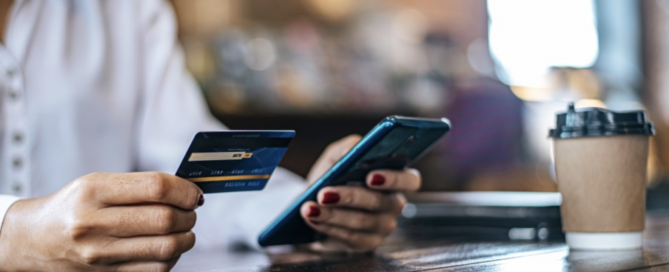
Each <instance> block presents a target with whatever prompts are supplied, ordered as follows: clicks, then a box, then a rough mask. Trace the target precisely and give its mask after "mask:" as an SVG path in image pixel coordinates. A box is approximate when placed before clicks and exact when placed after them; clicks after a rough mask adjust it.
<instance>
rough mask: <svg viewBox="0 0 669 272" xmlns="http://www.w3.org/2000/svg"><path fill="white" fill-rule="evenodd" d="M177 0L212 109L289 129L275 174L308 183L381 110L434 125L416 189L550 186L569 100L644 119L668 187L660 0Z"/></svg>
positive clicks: (256, 124) (664, 8)
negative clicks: (553, 137) (338, 144)
mask: <svg viewBox="0 0 669 272" xmlns="http://www.w3.org/2000/svg"><path fill="white" fill-rule="evenodd" d="M172 2H173V4H174V6H175V10H176V13H177V17H178V20H179V37H180V40H181V42H182V44H183V46H184V48H185V52H186V57H187V62H188V67H189V69H190V71H191V72H192V73H193V74H194V75H195V77H196V78H197V80H198V82H199V84H200V86H201V87H202V91H203V92H204V94H205V96H206V97H207V100H208V102H209V105H210V108H211V111H212V112H213V113H214V114H215V115H216V116H217V117H218V118H219V119H220V120H222V121H223V122H224V123H225V124H226V125H227V126H228V127H230V128H233V129H295V130H296V131H297V137H296V140H295V141H294V142H293V144H292V145H291V149H290V150H289V151H288V153H287V154H286V157H285V158H284V160H283V162H282V165H283V166H284V167H286V168H288V169H290V170H292V171H294V172H296V173H298V174H300V175H302V176H305V175H306V174H307V172H308V170H309V169H310V167H311V162H313V161H314V160H315V159H316V158H317V156H318V155H319V154H320V152H321V151H322V150H323V149H324V148H325V146H326V145H327V144H328V143H330V142H332V141H334V140H336V139H339V138H341V137H343V136H345V135H348V134H351V133H357V134H362V135H364V134H365V133H366V132H367V131H368V130H369V128H371V127H372V126H373V125H374V124H375V123H377V122H378V121H379V120H380V119H381V118H383V117H384V116H388V115H407V116H422V117H442V116H443V117H447V118H449V119H450V120H451V121H452V123H453V127H454V129H453V131H452V132H451V133H450V134H449V136H448V137H446V138H445V140H443V141H442V142H440V144H439V146H438V147H436V148H434V149H433V150H432V151H431V152H430V153H429V154H427V155H426V156H425V157H423V159H422V160H421V161H420V162H419V163H418V164H417V165H416V167H417V168H418V169H420V170H421V172H422V174H423V177H424V184H423V187H422V191H543V192H552V191H556V185H555V182H554V181H553V180H554V178H553V177H554V174H553V173H552V172H553V170H552V167H551V154H550V153H551V144H550V139H549V138H548V137H547V135H548V129H549V128H550V127H552V126H554V124H555V113H556V112H559V111H564V110H565V109H566V105H567V103H568V102H570V101H574V102H576V106H577V107H590V106H597V107H607V108H609V109H612V110H621V111H624V110H639V109H643V110H646V111H647V113H648V115H649V118H650V119H651V120H652V121H653V122H654V124H655V128H656V131H657V133H656V136H655V137H654V138H653V139H652V140H651V151H650V155H649V164H648V173H649V175H648V186H649V188H651V191H653V192H655V191H657V192H658V193H659V194H660V195H664V193H663V192H664V189H663V188H665V187H669V186H667V176H666V175H667V171H666V170H667V169H669V110H668V109H669V107H666V105H667V103H669V92H667V91H666V89H667V88H669V80H667V78H668V77H666V76H663V75H666V74H667V73H668V72H669V50H668V49H667V48H669V47H668V46H667V45H668V44H669V1H666V0H653V1H608V0H607V1H603V0H598V1H583V0H550V1H532V0H488V1H485V0H448V1H443V0H420V1H402V0H361V1H353V0H337V1H330V0H287V1H270V0H226V1H220V0H198V1H188V0H173V1H172ZM667 192H669V190H667ZM653 196H654V194H653V193H650V194H649V202H648V205H660V206H663V203H661V199H662V197H659V198H653ZM654 200H656V201H654ZM658 201H659V202H658ZM667 205H668V207H669V204H667Z"/></svg>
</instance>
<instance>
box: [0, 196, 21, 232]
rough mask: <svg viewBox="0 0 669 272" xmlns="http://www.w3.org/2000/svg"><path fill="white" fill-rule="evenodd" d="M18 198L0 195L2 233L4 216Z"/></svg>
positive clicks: (0, 227)
mask: <svg viewBox="0 0 669 272" xmlns="http://www.w3.org/2000/svg"><path fill="white" fill-rule="evenodd" d="M19 199H20V198H18V197H15V196H11V195H0V231H2V223H3V221H5V215H6V214H7V211H8V210H9V207H11V206H12V205H14V203H15V202H16V201H18V200H19Z"/></svg>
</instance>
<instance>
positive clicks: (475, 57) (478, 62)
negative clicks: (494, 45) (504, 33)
mask: <svg viewBox="0 0 669 272" xmlns="http://www.w3.org/2000/svg"><path fill="white" fill-rule="evenodd" d="M467 61H469V65H470V66H471V67H472V68H474V70H476V72H478V73H479V74H482V75H488V76H492V75H493V73H494V70H495V69H494V66H493V64H492V62H491V61H490V59H489V55H488V40H486V39H481V38H479V39H476V40H475V41H473V42H472V43H471V44H469V46H468V47H467Z"/></svg>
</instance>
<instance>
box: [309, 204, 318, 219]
mask: <svg viewBox="0 0 669 272" xmlns="http://www.w3.org/2000/svg"><path fill="white" fill-rule="evenodd" d="M319 215H321V209H319V208H318V207H316V206H309V215H308V216H309V217H318V216H319Z"/></svg>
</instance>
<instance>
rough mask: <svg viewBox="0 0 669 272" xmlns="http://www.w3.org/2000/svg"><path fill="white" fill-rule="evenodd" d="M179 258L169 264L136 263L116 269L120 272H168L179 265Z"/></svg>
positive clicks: (126, 264)
mask: <svg viewBox="0 0 669 272" xmlns="http://www.w3.org/2000/svg"><path fill="white" fill-rule="evenodd" d="M178 260H179V258H176V259H174V260H170V261H167V262H136V263H124V264H121V265H118V266H117V267H116V271H118V272H137V271H148V272H154V271H155V272H164V271H165V272H166V271H170V270H172V268H173V267H174V266H175V265H176V264H177V261H178Z"/></svg>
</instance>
